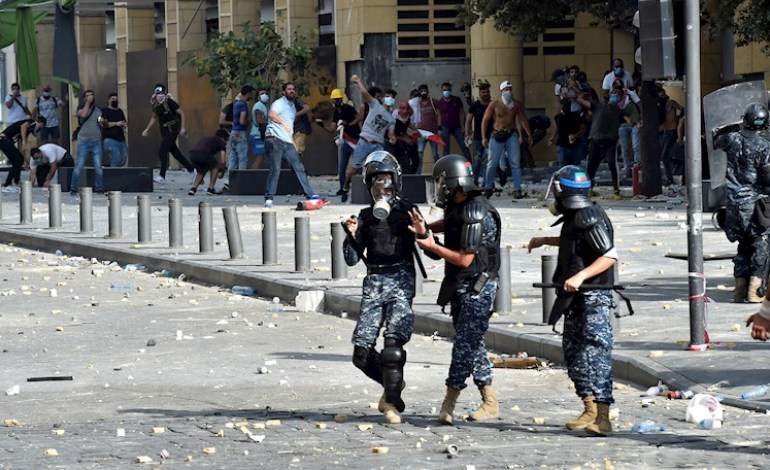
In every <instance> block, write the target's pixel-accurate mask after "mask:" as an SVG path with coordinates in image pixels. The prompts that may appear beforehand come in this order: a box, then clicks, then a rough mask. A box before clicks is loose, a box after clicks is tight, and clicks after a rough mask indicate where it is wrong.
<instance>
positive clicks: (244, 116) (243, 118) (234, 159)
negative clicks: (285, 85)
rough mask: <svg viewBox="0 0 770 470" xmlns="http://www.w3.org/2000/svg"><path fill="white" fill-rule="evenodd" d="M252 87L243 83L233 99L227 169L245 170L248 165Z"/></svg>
mask: <svg viewBox="0 0 770 470" xmlns="http://www.w3.org/2000/svg"><path fill="white" fill-rule="evenodd" d="M253 94H254V87H252V86H251V85H244V86H243V87H241V92H240V93H238V95H237V96H236V97H235V101H233V130H232V132H230V153H229V154H228V161H227V169H228V170H229V171H233V170H245V169H246V168H248V166H249V134H248V130H249V103H248V102H249V100H250V99H251V98H252V95H253Z"/></svg>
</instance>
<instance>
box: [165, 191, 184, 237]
mask: <svg viewBox="0 0 770 470" xmlns="http://www.w3.org/2000/svg"><path fill="white" fill-rule="evenodd" d="M182 245H184V235H183V233H182V201H181V200H180V199H179V198H176V197H172V198H171V199H169V200H168V246H169V248H181V247H182Z"/></svg>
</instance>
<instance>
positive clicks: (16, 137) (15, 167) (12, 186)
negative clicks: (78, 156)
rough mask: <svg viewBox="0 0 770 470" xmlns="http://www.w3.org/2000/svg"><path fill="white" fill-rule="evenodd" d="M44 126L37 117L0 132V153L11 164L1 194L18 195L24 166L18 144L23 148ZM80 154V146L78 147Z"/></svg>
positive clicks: (18, 122) (17, 122) (15, 123)
mask: <svg viewBox="0 0 770 470" xmlns="http://www.w3.org/2000/svg"><path fill="white" fill-rule="evenodd" d="M44 126H45V118H44V117H43V116H37V117H36V118H35V119H34V120H33V119H22V120H21V121H16V122H14V123H13V124H11V125H9V126H8V127H6V128H5V129H3V131H2V132H0V151H2V152H3V153H4V154H5V156H6V158H7V159H8V161H9V162H10V163H11V169H10V171H8V176H7V177H6V179H5V184H4V185H3V188H2V192H4V193H18V192H19V187H18V184H19V181H20V179H21V168H22V166H23V165H24V156H23V155H22V154H21V152H19V149H18V148H17V147H18V145H19V144H21V147H22V148H24V147H26V145H27V138H28V137H29V135H30V134H34V133H35V132H37V131H38V130H39V129H42V128H43V127H44ZM78 152H80V145H78Z"/></svg>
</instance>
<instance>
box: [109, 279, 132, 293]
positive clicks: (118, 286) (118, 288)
mask: <svg viewBox="0 0 770 470" xmlns="http://www.w3.org/2000/svg"><path fill="white" fill-rule="evenodd" d="M110 290H111V291H115V292H121V293H123V294H127V293H129V292H131V291H132V290H134V286H133V285H131V284H129V283H126V282H113V283H112V284H110Z"/></svg>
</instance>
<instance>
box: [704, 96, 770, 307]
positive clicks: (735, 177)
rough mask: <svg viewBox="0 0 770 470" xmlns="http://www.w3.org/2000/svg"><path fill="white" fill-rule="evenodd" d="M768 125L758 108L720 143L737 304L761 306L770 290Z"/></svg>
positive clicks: (764, 110)
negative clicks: (734, 245) (769, 281)
mask: <svg viewBox="0 0 770 470" xmlns="http://www.w3.org/2000/svg"><path fill="white" fill-rule="evenodd" d="M768 122H769V119H768V110H767V107H765V105H763V104H759V103H753V104H751V105H750V106H749V107H748V108H747V109H746V112H745V113H744V115H743V123H742V124H741V129H740V130H739V131H737V132H731V133H729V134H724V135H721V136H719V137H718V138H717V139H716V142H715V144H714V146H715V147H716V148H721V149H722V150H724V151H725V153H726V154H727V174H726V175H725V183H726V184H725V188H726V192H727V208H726V211H725V221H724V223H723V224H722V225H723V228H724V231H725V235H727V239H728V240H730V241H731V242H738V254H737V255H736V256H735V258H733V274H734V276H735V291H734V294H733V296H734V301H735V302H746V301H748V302H751V303H758V302H761V301H762V295H764V292H761V291H763V290H766V288H767V286H766V279H767V276H768V271H767V268H768V227H770V210H769V209H770V203H768V202H767V200H766V195H767V194H768V189H770V142H768V141H767V140H766V139H765V138H763V135H762V134H763V133H764V132H766V131H767V129H768Z"/></svg>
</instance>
